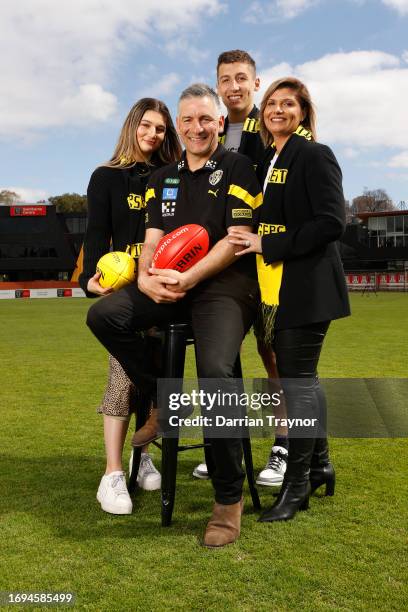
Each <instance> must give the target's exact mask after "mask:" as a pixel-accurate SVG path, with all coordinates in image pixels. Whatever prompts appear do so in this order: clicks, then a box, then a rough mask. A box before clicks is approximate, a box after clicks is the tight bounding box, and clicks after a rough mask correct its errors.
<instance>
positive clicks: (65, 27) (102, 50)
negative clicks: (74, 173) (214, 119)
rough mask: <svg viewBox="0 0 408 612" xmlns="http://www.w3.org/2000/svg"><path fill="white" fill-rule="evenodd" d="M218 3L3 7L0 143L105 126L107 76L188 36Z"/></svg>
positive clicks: (91, 0)
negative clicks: (161, 44)
mask: <svg viewBox="0 0 408 612" xmlns="http://www.w3.org/2000/svg"><path fill="white" fill-rule="evenodd" d="M223 10H224V6H223V5H222V4H221V2H220V0H172V2H171V11H170V10H169V5H168V3H166V2H163V0H149V2H143V3H142V2H134V1H133V0H115V2H106V0H86V2H83V0H70V2H56V1H55V0H36V1H35V2H32V0H18V2H16V1H15V0H2V1H1V3H0V20H1V23H2V34H1V37H0V71H1V74H2V78H1V82H0V137H3V138H9V139H20V138H23V139H24V138H25V139H27V138H29V137H30V134H32V133H33V132H36V131H38V130H42V129H46V128H49V127H55V126H57V127H58V126H62V125H66V124H69V125H78V124H83V123H84V122H94V121H104V120H106V119H107V118H109V117H110V116H111V115H112V114H113V113H114V112H115V109H116V107H117V98H116V96H115V95H114V93H113V91H112V87H113V86H112V80H113V77H114V70H115V68H116V67H117V64H118V61H121V60H123V59H124V58H125V57H126V56H128V55H129V54H130V52H131V51H133V50H134V49H135V48H137V47H138V46H141V45H144V48H145V49H146V48H147V49H148V46H149V44H150V43H149V40H152V41H153V42H154V43H156V42H157V40H160V38H161V37H162V38H163V37H167V38H168V40H169V41H171V40H172V38H177V37H178V34H179V32H180V29H183V30H186V31H188V32H190V33H191V36H193V35H194V30H195V28H196V26H197V24H199V22H200V19H201V18H202V16H203V15H205V17H206V18H210V17H213V16H215V15H217V14H218V13H220V12H221V11H223Z"/></svg>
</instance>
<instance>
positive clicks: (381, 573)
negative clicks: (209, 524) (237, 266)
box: [0, 294, 408, 612]
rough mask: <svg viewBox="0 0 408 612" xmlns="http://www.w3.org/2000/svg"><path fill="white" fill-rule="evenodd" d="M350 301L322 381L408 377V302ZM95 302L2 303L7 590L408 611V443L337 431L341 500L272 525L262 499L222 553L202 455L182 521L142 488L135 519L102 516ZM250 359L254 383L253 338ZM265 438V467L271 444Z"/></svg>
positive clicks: (115, 606) (183, 490) (180, 506)
mask: <svg viewBox="0 0 408 612" xmlns="http://www.w3.org/2000/svg"><path fill="white" fill-rule="evenodd" d="M351 299H352V308H353V317H351V318H348V319H344V320H341V321H338V322H335V323H334V324H333V326H332V328H331V329H330V332H329V335H328V338H327V341H326V345H325V348H324V353H323V355H322V359H321V367H320V374H321V375H322V376H331V377H406V376H407V363H408V296H407V295H403V294H379V295H378V296H377V297H375V296H373V295H371V296H369V297H366V296H364V297H362V296H361V295H360V294H356V295H352V296H351ZM89 305H90V302H89V301H87V300H85V299H83V300H82V299H72V300H69V299H68V300H51V299H48V300H30V301H23V300H21V301H20V300H10V301H9V300H2V301H0V332H1V345H2V351H1V362H2V368H1V378H2V380H1V401H0V411H1V440H0V443H1V445H0V453H1V464H0V474H1V495H0V512H1V553H0V554H1V557H0V560H1V571H0V591H25V592H27V591H36V592H39V591H48V592H57V591H73V592H74V593H75V594H76V607H77V608H78V609H84V610H112V611H116V610H118V611H127V610H143V611H156V610H157V611H158V610H163V609H166V610H169V611H170V610H194V611H195V610H197V611H201V610H239V611H248V612H252V611H268V612H269V611H274V610H276V611H279V612H280V611H285V610H302V611H303V610H306V611H308V610H310V611H311V610H353V611H356V610H377V609H382V610H398V611H400V610H406V609H407V598H408V589H407V579H408V564H407V536H408V528H407V526H408V503H407V502H408V486H407V468H408V460H407V440H406V439H377V440H374V439H364V440H357V439H353V440H347V439H333V440H332V442H331V447H332V457H333V461H334V463H335V465H336V469H337V474H338V486H337V491H336V495H335V497H333V498H324V497H321V496H318V495H316V496H314V497H313V498H312V500H311V507H310V510H309V511H308V512H302V513H300V514H298V515H297V516H296V518H295V519H294V520H293V521H290V522H288V523H283V524H270V525H265V524H259V523H257V522H256V519H257V516H256V514H254V513H253V512H252V510H251V507H250V502H249V496H247V504H246V505H247V509H246V512H245V515H244V517H243V528H242V535H241V538H240V540H239V541H238V542H237V543H236V544H234V545H233V546H230V547H226V548H225V549H222V550H206V549H203V548H201V547H200V546H199V541H200V538H201V536H202V533H203V529H204V527H205V524H206V521H207V519H208V516H209V513H210V510H211V506H212V491H211V485H210V484H209V483H208V482H205V481H195V480H193V479H192V478H191V472H192V470H193V467H194V465H195V464H196V463H197V462H198V461H199V460H200V459H201V453H200V452H199V451H194V452H191V453H183V454H182V456H181V458H180V464H179V472H178V482H177V496H176V507H175V512H174V520H173V525H172V526H171V527H170V528H167V529H165V528H162V527H161V526H160V494H159V492H153V493H148V492H138V493H137V494H136V497H135V500H134V513H133V515H131V516H124V517H123V516H122V517H120V516H112V515H108V514H105V513H103V512H102V511H101V510H100V507H99V504H98V503H97V502H96V500H95V493H96V488H97V485H98V482H99V479H100V477H101V474H102V471H103V469H104V451H103V443H102V435H101V419H100V417H99V416H97V415H96V414H95V407H96V406H97V405H98V402H99V401H100V399H101V396H102V393H103V390H104V385H105V380H106V374H107V360H106V355H105V353H104V350H103V349H102V348H101V347H100V346H99V345H98V344H97V342H96V341H95V340H94V339H93V337H92V336H91V334H90V332H89V331H88V330H87V328H86V327H85V325H84V317H85V313H86V310H87V308H88V307H89ZM242 359H243V368H244V372H245V375H246V376H247V377H251V376H263V370H262V367H261V365H260V363H259V359H258V357H257V354H256V350H255V346H254V341H253V337H252V336H250V337H248V338H247V340H246V341H245V345H244V348H243V353H242ZM188 370H189V371H190V373H192V363H191V355H190V357H189V365H188ZM253 447H254V458H255V464H256V467H257V469H260V468H261V467H263V464H264V462H265V459H266V457H267V454H268V452H269V444H268V442H267V441H262V440H255V441H254V443H253ZM154 454H155V458H156V460H157V462H159V454H158V451H157V450H155V451H154ZM260 493H261V500H262V502H263V504H264V506H265V505H268V504H270V503H271V502H272V496H271V491H270V490H269V489H266V490H265V489H262V488H260ZM10 609H12V608H10ZM13 609H16V607H14V608H13Z"/></svg>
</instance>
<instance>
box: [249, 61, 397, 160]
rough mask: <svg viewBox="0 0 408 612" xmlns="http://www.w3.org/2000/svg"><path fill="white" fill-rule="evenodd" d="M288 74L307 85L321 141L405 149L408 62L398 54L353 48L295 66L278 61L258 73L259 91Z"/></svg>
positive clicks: (363, 146)
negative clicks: (348, 51)
mask: <svg viewBox="0 0 408 612" xmlns="http://www.w3.org/2000/svg"><path fill="white" fill-rule="evenodd" d="M287 75H294V76H297V77H298V78H300V79H301V80H302V81H304V82H305V83H306V85H307V86H308V88H309V90H310V93H311V95H312V98H313V100H314V102H315V105H316V108H317V117H318V136H319V139H320V140H321V141H322V142H327V143H340V144H341V145H344V146H346V147H351V148H357V149H365V148H369V147H390V148H391V147H393V148H401V149H406V143H407V142H408V122H407V120H406V100H407V99H408V67H406V65H405V64H402V63H401V60H400V59H399V58H398V57H396V56H394V55H390V54H388V53H383V52H381V51H352V52H350V53H335V54H329V55H325V56H323V57H321V58H320V59H317V60H314V61H310V62H306V63H304V64H300V65H298V66H290V65H289V64H280V65H277V66H273V67H271V68H269V69H268V70H264V71H263V72H261V75H260V76H261V86H262V91H265V89H266V87H267V86H268V85H269V84H270V83H271V82H272V81H273V80H274V79H276V78H278V77H279V78H280V77H283V76H287ZM262 91H261V92H260V94H262Z"/></svg>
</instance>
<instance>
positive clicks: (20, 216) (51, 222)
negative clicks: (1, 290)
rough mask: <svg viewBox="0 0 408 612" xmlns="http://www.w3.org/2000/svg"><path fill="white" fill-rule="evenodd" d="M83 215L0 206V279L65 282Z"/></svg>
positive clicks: (33, 206) (34, 207)
mask: <svg viewBox="0 0 408 612" xmlns="http://www.w3.org/2000/svg"><path fill="white" fill-rule="evenodd" d="M85 228H86V213H85V212H84V213H80V212H78V213H57V212H56V207H55V206H54V205H49V204H14V205H11V206H4V205H3V206H0V280H1V281H10V282H18V281H34V280H69V279H70V278H71V276H72V273H73V272H74V270H75V267H76V261H77V259H78V255H79V252H80V249H81V245H82V241H83V236H84V233H85Z"/></svg>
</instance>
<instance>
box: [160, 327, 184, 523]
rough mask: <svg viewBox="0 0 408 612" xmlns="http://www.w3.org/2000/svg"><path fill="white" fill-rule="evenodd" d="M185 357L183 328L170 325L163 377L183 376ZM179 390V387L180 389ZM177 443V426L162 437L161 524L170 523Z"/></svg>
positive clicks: (174, 488) (174, 484)
mask: <svg viewBox="0 0 408 612" xmlns="http://www.w3.org/2000/svg"><path fill="white" fill-rule="evenodd" d="M185 357H186V334H185V328H184V327H182V328H181V327H180V326H175V327H174V328H173V326H172V325H170V326H169V327H168V329H167V331H166V338H165V346H164V376H165V378H180V379H182V378H183V375H184V362H185ZM180 391H181V389H180ZM178 445H179V432H178V428H177V429H176V428H173V429H172V432H171V437H166V436H164V437H163V439H162V498H161V500H162V509H161V516H162V526H163V527H168V526H169V525H170V524H171V519H172V515H173V508H174V499H175V497H176V476H177V453H178Z"/></svg>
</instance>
